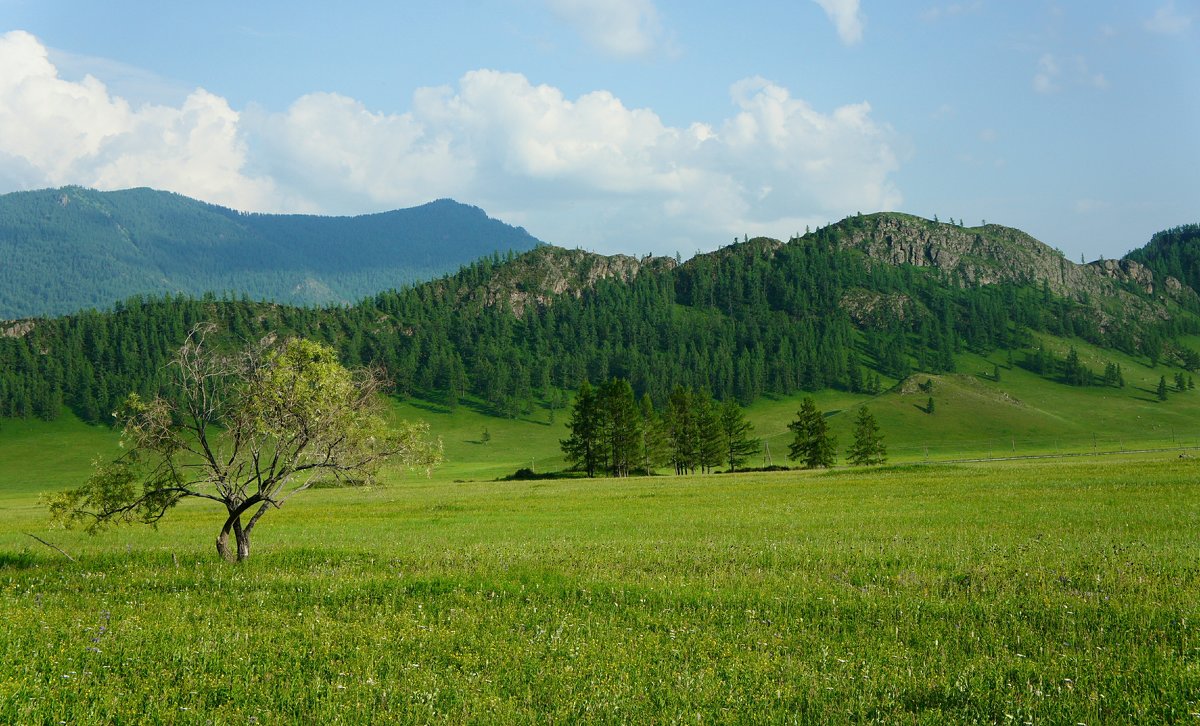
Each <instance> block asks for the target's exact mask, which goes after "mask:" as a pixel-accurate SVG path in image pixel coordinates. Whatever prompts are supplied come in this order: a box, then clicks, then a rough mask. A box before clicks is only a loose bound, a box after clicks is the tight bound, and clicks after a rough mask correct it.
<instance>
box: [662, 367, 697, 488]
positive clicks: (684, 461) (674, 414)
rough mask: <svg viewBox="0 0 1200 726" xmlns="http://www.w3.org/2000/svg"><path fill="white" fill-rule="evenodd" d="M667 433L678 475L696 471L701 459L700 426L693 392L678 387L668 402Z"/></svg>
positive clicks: (672, 461) (672, 459)
mask: <svg viewBox="0 0 1200 726" xmlns="http://www.w3.org/2000/svg"><path fill="white" fill-rule="evenodd" d="M667 432H668V439H669V442H670V448H671V463H672V464H673V465H674V467H675V473H676V474H687V473H688V472H690V471H695V469H696V466H697V463H698V460H699V458H700V426H699V423H698V422H697V420H696V411H695V405H694V401H693V396H692V392H691V391H689V390H688V389H686V388H683V387H682V386H676V387H675V390H674V391H672V392H671V398H670V400H669V401H668V402H667Z"/></svg>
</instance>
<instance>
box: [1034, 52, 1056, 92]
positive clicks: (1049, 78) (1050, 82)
mask: <svg viewBox="0 0 1200 726" xmlns="http://www.w3.org/2000/svg"><path fill="white" fill-rule="evenodd" d="M1060 75H1062V69H1061V68H1059V65H1058V60H1057V59H1055V57H1054V56H1053V55H1051V54H1049V53H1046V54H1044V55H1042V57H1041V58H1039V59H1038V69H1037V73H1035V74H1034V75H1033V90H1035V91H1037V92H1038V93H1054V92H1055V91H1057V90H1058V89H1059V85H1058V77H1059V76H1060Z"/></svg>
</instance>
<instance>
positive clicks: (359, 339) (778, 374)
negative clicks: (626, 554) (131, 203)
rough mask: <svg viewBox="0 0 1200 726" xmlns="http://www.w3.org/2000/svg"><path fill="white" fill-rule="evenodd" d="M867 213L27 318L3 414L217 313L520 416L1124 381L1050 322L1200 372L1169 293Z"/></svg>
mask: <svg viewBox="0 0 1200 726" xmlns="http://www.w3.org/2000/svg"><path fill="white" fill-rule="evenodd" d="M911 219H912V218H910V221H909V222H907V223H913V222H911ZM867 221H870V220H867ZM864 223H865V222H864V221H863V220H860V219H852V220H846V221H845V222H843V223H839V224H837V225H833V226H831V227H828V228H825V229H822V230H818V231H816V232H813V233H811V234H807V235H805V236H804V237H802V238H798V239H793V240H791V241H789V242H787V243H781V242H778V241H774V240H768V239H755V240H748V241H746V242H744V243H741V244H736V245H733V246H730V247H727V248H724V249H722V250H719V251H717V252H714V253H711V254H707V255H700V256H697V257H696V258H693V259H691V260H689V261H687V262H686V263H683V264H681V265H679V264H676V262H675V261H674V260H670V259H666V258H642V259H635V258H632V257H620V256H618V257H601V256H598V255H592V254H588V253H584V252H580V251H569V250H561V249H558V248H553V247H540V248H537V249H535V250H532V251H530V252H527V253H524V254H520V255H516V254H509V255H507V256H504V257H501V256H499V255H495V256H492V257H487V258H484V259H481V260H479V261H476V262H475V263H473V264H471V265H470V266H467V267H465V268H463V269H462V270H460V271H459V272H458V273H457V274H455V275H452V276H449V277H445V278H442V279H439V280H436V281H433V282H430V283H425V284H421V285H417V286H414V287H410V288H407V289H404V290H399V291H391V292H385V293H380V294H378V295H376V296H374V297H372V298H370V299H367V300H365V301H363V302H361V303H359V304H357V305H354V306H347V307H340V306H339V307H330V308H298V307H292V306H285V305H274V304H263V303H255V302H250V301H247V300H232V299H218V298H215V297H212V296H209V297H207V298H204V299H193V298H185V297H168V298H139V299H133V300H130V301H128V302H126V303H124V304H122V305H120V306H118V307H117V308H116V309H115V310H113V311H111V312H107V313H95V312H90V313H85V314H79V315H73V316H67V317H62V318H57V319H52V320H33V321H27V322H24V323H16V324H9V325H7V327H5V328H3V329H0V336H2V337H0V415H2V416H41V417H45V418H52V417H54V416H55V415H57V412H58V410H59V406H60V404H65V405H67V406H69V407H71V408H72V409H73V410H75V411H76V412H77V413H78V414H79V415H80V416H81V417H82V418H84V419H85V420H87V421H103V420H107V416H108V412H111V411H112V410H113V408H114V407H115V406H116V405H117V404H118V403H119V402H120V400H121V399H122V398H123V397H124V396H125V395H126V394H127V393H128V392H130V391H133V390H137V391H141V392H143V393H149V392H151V391H153V390H155V389H156V388H157V387H158V386H159V385H160V384H161V383H162V381H163V380H164V376H165V375H166V371H165V369H164V362H165V361H166V360H167V358H168V357H169V355H170V353H171V351H172V350H173V349H174V348H175V347H177V346H178V345H179V343H180V342H181V341H182V340H183V337H184V336H185V335H186V333H187V331H188V330H189V329H190V327H191V326H192V325H194V324H195V323H197V322H200V321H205V320H212V321H215V322H217V323H219V324H220V325H221V326H222V327H223V328H224V329H225V330H226V331H227V333H228V335H229V336H231V338H233V339H241V340H245V339H254V338H256V337H257V336H262V335H266V334H269V333H279V334H288V333H297V334H300V335H304V336H307V337H311V338H315V339H318V340H323V341H326V342H329V343H331V344H333V345H334V346H336V347H337V349H338V350H339V351H340V352H341V355H342V358H343V360H344V361H345V362H346V363H349V364H352V365H358V364H362V363H375V364H379V365H382V366H384V367H385V368H386V370H387V372H388V375H389V377H390V378H391V379H392V380H393V382H394V383H395V386H396V389H397V391H398V392H399V393H400V394H402V395H419V396H421V397H422V398H424V399H426V400H431V401H437V402H441V403H443V404H445V405H446V406H449V407H451V408H453V407H455V406H458V405H459V404H460V402H462V401H464V400H469V401H471V402H472V403H473V405H480V406H483V407H485V408H486V409H487V410H489V411H490V412H492V413H494V414H497V415H503V416H514V415H518V414H520V413H521V412H523V411H529V410H531V409H532V408H533V407H534V405H535V402H541V403H543V404H548V405H551V406H555V405H561V404H562V402H563V401H564V400H565V392H566V391H570V390H574V389H576V388H577V387H578V386H579V384H580V382H581V381H583V380H585V379H587V380H591V381H593V382H602V381H606V380H608V379H610V378H611V377H620V378H623V379H626V380H628V381H629V382H630V383H631V384H632V386H633V389H634V391H635V392H636V394H637V395H638V396H641V395H642V394H643V393H646V394H649V395H650V397H651V399H652V400H653V401H654V402H655V404H656V405H661V404H662V403H663V402H664V401H666V400H667V398H668V397H669V395H670V393H671V391H672V389H673V388H674V387H675V386H677V385H680V386H684V387H687V388H690V389H693V390H697V391H701V390H702V391H706V392H708V393H711V395H712V396H714V397H715V398H716V399H718V400H727V399H737V400H739V401H741V402H743V403H748V402H750V401H752V400H754V399H755V398H757V397H759V396H762V395H765V394H790V393H793V392H796V391H800V390H819V389H824V388H840V389H845V390H850V391H864V392H869V391H875V390H879V388H880V387H881V386H882V387H886V386H888V385H891V382H893V381H895V380H899V379H902V378H904V377H906V376H908V375H909V374H910V373H912V372H914V371H924V372H929V373H939V372H949V371H952V370H953V369H954V366H955V353H956V352H961V351H965V350H969V351H977V352H991V351H996V350H1007V351H1010V354H1009V356H1008V357H1009V359H1010V360H1012V361H1013V362H1014V363H1015V364H1016V365H1022V366H1024V367H1026V368H1028V369H1029V370H1033V371H1035V372H1037V373H1039V374H1041V375H1044V376H1045V377H1047V378H1050V379H1053V380H1057V381H1060V382H1062V383H1064V384H1070V385H1118V381H1117V376H1116V375H1108V376H1106V375H1104V374H1105V373H1113V372H1110V371H1099V370H1097V371H1089V370H1085V369H1081V368H1080V366H1079V363H1078V361H1075V362H1074V363H1072V361H1071V359H1070V357H1069V356H1067V357H1062V359H1058V358H1055V356H1054V355H1053V354H1050V353H1048V352H1047V351H1045V350H1042V349H1040V348H1039V347H1038V345H1037V342H1036V336H1035V333H1038V332H1045V333H1049V334H1053V335H1056V336H1061V337H1065V338H1071V337H1077V338H1080V339H1083V340H1086V341H1089V342H1092V343H1094V344H1096V345H1099V346H1104V347H1108V348H1111V349H1115V350H1119V351H1122V352H1124V353H1126V354H1130V355H1136V356H1142V357H1144V358H1145V359H1146V360H1148V361H1151V362H1155V363H1157V362H1158V361H1160V360H1161V361H1164V362H1172V363H1175V364H1178V365H1182V366H1185V367H1187V368H1188V369H1190V370H1194V369H1196V368H1197V367H1198V366H1200V356H1198V355H1197V354H1196V352H1195V351H1193V350H1191V349H1190V348H1189V347H1187V346H1186V345H1182V344H1180V342H1179V337H1180V336H1181V335H1184V334H1188V333H1194V332H1197V331H1200V321H1198V319H1197V317H1196V315H1195V314H1193V313H1192V312H1189V311H1188V310H1186V309H1184V308H1183V307H1182V306H1181V305H1180V304H1178V302H1176V301H1175V300H1174V299H1173V298H1171V297H1168V296H1164V295H1161V294H1158V293H1152V292H1147V291H1146V290H1145V289H1142V288H1139V287H1137V286H1135V285H1128V284H1125V283H1120V284H1116V283H1114V284H1115V285H1116V286H1115V287H1113V288H1111V290H1110V293H1111V294H1099V293H1097V292H1096V291H1097V290H1099V291H1101V292H1103V291H1104V290H1108V289H1109V288H1104V287H1103V286H1102V287H1096V288H1091V287H1089V288H1086V289H1079V290H1074V289H1072V288H1069V287H1066V288H1060V289H1061V290H1062V294H1059V293H1056V292H1054V290H1053V289H1052V288H1051V286H1050V284H1049V283H1048V281H1046V280H1039V279H1037V278H1036V276H1035V277H1033V278H1030V279H1020V280H1004V281H998V282H995V283H991V284H981V283H980V282H979V281H977V280H976V281H967V280H963V279H962V276H961V275H956V274H954V273H953V272H947V271H946V270H944V269H942V268H941V267H939V266H938V265H936V264H935V265H914V264H895V263H893V262H890V261H884V260H881V259H880V258H879V257H878V256H873V255H872V254H870V252H869V250H864V249H862V248H860V247H859V246H856V245H854V244H847V240H850V239H853V238H854V237H855V234H856V231H855V230H857V229H859V228H860V226H861V225H862V224H864ZM920 224H922V225H936V223H933V222H928V221H921V222H920ZM942 226H949V225H942ZM929 229H930V230H932V231H934V232H939V230H938V228H937V227H936V226H930V227H929ZM956 234H957V233H956ZM980 234H981V235H983V234H986V233H980ZM1038 244H1040V243H1038ZM1063 264H1065V265H1072V264H1073V263H1069V262H1064V263H1063ZM1078 267H1084V266H1078ZM1063 269H1066V268H1063ZM1071 274H1072V275H1074V274H1076V271H1072V272H1071ZM1079 274H1081V275H1083V274H1086V275H1096V276H1098V277H1102V276H1103V275H1102V273H1101V272H1100V271H1098V270H1092V271H1090V272H1081V273H1079ZM1081 279H1082V278H1081ZM1105 279H1107V278H1105ZM1186 292H1188V293H1190V290H1187V291H1186ZM1193 294H1194V293H1193ZM1128 299H1132V300H1134V301H1135V302H1136V304H1132V303H1128ZM1116 373H1119V371H1118V372H1116Z"/></svg>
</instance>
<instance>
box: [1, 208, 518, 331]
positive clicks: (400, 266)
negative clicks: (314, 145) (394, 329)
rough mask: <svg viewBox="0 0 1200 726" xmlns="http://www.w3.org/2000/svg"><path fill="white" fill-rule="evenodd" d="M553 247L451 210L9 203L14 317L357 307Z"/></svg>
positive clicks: (4, 268)
mask: <svg viewBox="0 0 1200 726" xmlns="http://www.w3.org/2000/svg"><path fill="white" fill-rule="evenodd" d="M539 244H541V242H539V240H537V239H535V238H534V237H533V236H531V235H530V234H529V233H528V232H526V231H525V230H524V229H522V228H520V227H513V226H510V225H507V224H504V223H503V222H500V221H497V220H495V219H491V218H489V217H488V216H487V215H486V214H485V213H484V212H483V211H482V210H480V209H478V208H476V207H471V206H467V205H464V204H460V203H458V202H455V201H452V200H449V199H442V200H438V201H435V202H430V203H428V204H424V205H422V206H419V207H414V208H411V209H401V210H395V211H390V212H383V213H380V214H369V215H363V216H357V217H320V216H311V215H278V214H246V213H242V212H237V211H234V210H231V209H226V208H224V207H219V206H215V205H212V204H206V203H204V202H200V201H197V200H194V199H189V198H187V197H184V196H181V195H179V194H173V193H170V192H162V191H155V190H152V189H129V190H125V191H117V192H98V191H94V190H90V189H84V188H81V187H65V188H62V189H46V190H41V191H31V192H17V193H12V194H6V195H3V196H0V260H2V262H0V319H13V318H22V317H31V316H45V315H58V314H65V313H71V312H75V311H77V310H82V309H85V308H92V307H94V308H99V309H105V308H108V307H110V306H112V305H113V304H114V303H116V302H119V301H121V300H124V299H125V298H128V297H131V296H134V295H163V294H184V295H191V296H200V295H203V294H205V293H208V292H215V293H217V294H223V293H230V294H234V295H245V296H248V297H250V298H253V299H264V300H272V301H275V302H281V303H287V304H294V305H326V304H343V303H351V302H355V301H357V300H360V299H362V298H364V297H366V296H368V295H372V294H374V293H376V292H378V291H380V290H385V289H390V288H398V287H402V286H404V285H408V284H412V283H414V282H419V281H423V280H428V279H431V278H433V277H436V276H438V275H441V274H444V273H447V272H452V271H454V270H457V269H458V268H459V267H461V266H462V265H464V264H467V263H469V262H471V261H472V260H475V259H477V258H480V257H483V256H487V255H492V254H495V253H503V252H508V251H510V250H511V251H517V252H521V251H525V250H529V249H532V248H534V247H536V246H537V245H539Z"/></svg>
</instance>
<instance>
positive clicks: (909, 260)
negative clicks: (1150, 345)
mask: <svg viewBox="0 0 1200 726" xmlns="http://www.w3.org/2000/svg"><path fill="white" fill-rule="evenodd" d="M824 233H825V234H830V233H832V234H833V235H834V238H835V239H836V240H837V243H838V245H839V246H841V247H843V248H846V249H854V250H859V251H861V252H862V253H863V254H864V255H865V256H866V257H867V258H868V260H870V261H878V262H883V263H887V264H893V265H914V266H918V267H932V268H937V269H939V270H941V271H942V272H943V273H945V274H946V275H947V276H948V277H949V278H950V279H952V280H957V281H959V283H960V284H968V285H973V284H977V285H993V284H999V283H1015V284H1023V285H1037V286H1042V285H1044V286H1046V287H1047V288H1049V290H1050V291H1051V292H1053V293H1055V294H1056V295H1060V296H1063V297H1070V298H1073V299H1075V300H1079V301H1081V302H1088V301H1098V299H1116V300H1118V301H1119V302H1120V305H1121V307H1122V309H1125V310H1127V311H1128V313H1129V317H1132V318H1133V319H1135V320H1150V319H1165V318H1166V317H1168V313H1167V310H1166V307H1165V306H1164V305H1163V302H1164V300H1165V299H1166V298H1175V299H1177V298H1178V297H1180V296H1187V295H1191V296H1194V295H1195V293H1193V292H1192V291H1191V290H1190V289H1189V288H1186V287H1185V286H1183V285H1181V284H1180V283H1179V281H1178V280H1175V279H1174V278H1169V279H1168V280H1166V281H1164V282H1163V284H1162V285H1157V284H1156V281H1155V279H1154V274H1153V273H1152V272H1151V271H1150V270H1149V269H1148V268H1146V267H1145V266H1144V265H1141V264H1138V263H1136V262H1133V261H1130V260H1105V261H1101V262H1093V263H1091V264H1076V263H1074V262H1071V261H1070V260H1068V259H1067V258H1066V257H1065V256H1064V255H1063V254H1062V252H1060V251H1059V250H1056V249H1053V248H1051V247H1049V246H1047V245H1045V244H1043V243H1042V242H1039V241H1038V240H1036V239H1034V238H1033V237H1031V236H1029V235H1028V234H1025V233H1024V232H1022V231H1020V230H1017V229H1012V228H1009V227H1003V226H1000V225H996V224H988V225H984V226H981V227H959V226H957V225H953V224H943V223H938V222H931V221H929V220H927V219H921V218H920V217H914V216H911V215H905V214H894V213H885V214H872V215H867V216H862V217H850V218H847V219H845V220H843V221H842V222H839V223H838V224H836V225H834V226H833V227H832V228H830V229H827V230H824ZM1097 315H1098V317H1099V322H1100V324H1101V326H1102V327H1104V326H1108V325H1111V324H1112V323H1113V320H1112V318H1111V316H1110V315H1109V314H1108V313H1106V312H1104V311H1103V310H1101V309H1100V306H1099V305H1097Z"/></svg>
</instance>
